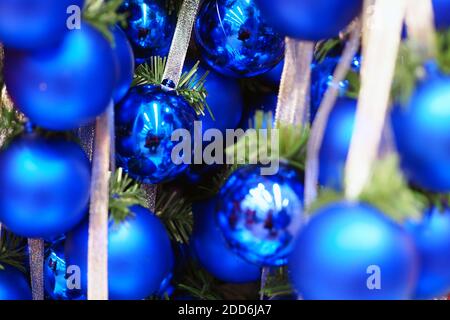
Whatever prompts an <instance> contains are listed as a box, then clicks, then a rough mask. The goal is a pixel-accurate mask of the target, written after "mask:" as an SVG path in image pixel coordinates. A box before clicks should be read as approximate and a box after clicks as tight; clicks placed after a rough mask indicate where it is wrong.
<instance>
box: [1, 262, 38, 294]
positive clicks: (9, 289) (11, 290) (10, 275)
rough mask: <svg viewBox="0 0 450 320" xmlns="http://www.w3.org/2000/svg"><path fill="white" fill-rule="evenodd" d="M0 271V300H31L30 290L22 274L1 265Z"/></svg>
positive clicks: (5, 265)
mask: <svg viewBox="0 0 450 320" xmlns="http://www.w3.org/2000/svg"><path fill="white" fill-rule="evenodd" d="M2 267H3V269H0V300H31V299H32V297H31V288H30V285H29V284H28V281H27V278H26V276H25V274H24V273H22V272H20V271H19V270H18V269H16V268H14V267H11V266H8V265H7V264H2Z"/></svg>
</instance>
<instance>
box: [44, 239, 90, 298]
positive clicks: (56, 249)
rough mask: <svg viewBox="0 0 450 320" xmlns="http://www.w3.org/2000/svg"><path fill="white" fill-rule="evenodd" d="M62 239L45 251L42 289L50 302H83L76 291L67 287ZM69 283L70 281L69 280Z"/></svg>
mask: <svg viewBox="0 0 450 320" xmlns="http://www.w3.org/2000/svg"><path fill="white" fill-rule="evenodd" d="M64 242H65V240H64V238H63V239H62V240H60V241H58V242H56V243H54V244H52V245H51V246H50V247H49V248H48V249H47V251H46V257H45V261H44V288H45V293H46V297H47V299H50V300H85V299H86V297H85V296H84V295H83V294H82V293H81V291H80V290H77V289H69V288H68V287H67V282H68V280H67V277H66V270H67V265H66V259H65V256H64ZM69 281H70V280H69Z"/></svg>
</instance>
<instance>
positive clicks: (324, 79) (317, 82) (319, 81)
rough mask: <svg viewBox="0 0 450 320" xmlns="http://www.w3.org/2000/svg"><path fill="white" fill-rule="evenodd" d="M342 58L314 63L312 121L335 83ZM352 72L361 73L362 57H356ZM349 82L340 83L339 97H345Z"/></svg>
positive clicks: (331, 57)
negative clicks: (336, 70) (335, 75)
mask: <svg viewBox="0 0 450 320" xmlns="http://www.w3.org/2000/svg"><path fill="white" fill-rule="evenodd" d="M340 59H341V58H340V57H339V56H337V57H333V56H330V57H326V58H325V59H323V61H314V63H313V64H312V66H311V121H314V119H315V118H316V115H317V112H318V110H319V107H320V104H321V103H322V99H323V97H324V95H325V92H326V91H327V90H328V88H329V87H330V86H331V85H332V83H333V78H334V71H335V69H336V67H337V65H338V64H339V62H340ZM350 68H351V71H353V72H356V73H359V71H360V69H361V57H360V56H359V55H358V56H355V57H354V58H353V61H352V64H351V67H350ZM349 85H350V84H349V81H348V80H343V81H341V82H340V83H339V87H338V89H339V96H340V97H343V96H345V94H346V92H347V90H348V88H349Z"/></svg>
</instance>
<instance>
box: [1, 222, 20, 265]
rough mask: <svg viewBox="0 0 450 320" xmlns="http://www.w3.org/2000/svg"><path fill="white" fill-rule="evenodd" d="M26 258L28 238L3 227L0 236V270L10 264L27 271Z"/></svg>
mask: <svg viewBox="0 0 450 320" xmlns="http://www.w3.org/2000/svg"><path fill="white" fill-rule="evenodd" d="M25 260H26V240H25V239H23V238H21V237H18V236H16V235H14V234H12V233H10V232H8V231H6V230H4V228H3V229H2V232H1V237H0V270H4V268H5V265H9V266H12V267H14V268H17V269H19V270H20V271H22V272H25V265H24V263H25Z"/></svg>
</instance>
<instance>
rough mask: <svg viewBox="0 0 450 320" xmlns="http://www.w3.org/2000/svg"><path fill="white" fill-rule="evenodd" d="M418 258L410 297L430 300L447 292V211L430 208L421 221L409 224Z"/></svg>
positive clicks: (449, 232)
mask: <svg viewBox="0 0 450 320" xmlns="http://www.w3.org/2000/svg"><path fill="white" fill-rule="evenodd" d="M406 228H407V230H408V231H409V232H410V234H411V235H412V236H413V237H414V240H415V243H416V246H417V251H418V253H419V256H420V260H421V261H420V262H421V263H420V273H419V281H418V284H417V287H416V291H415V294H414V297H415V298H416V299H433V298H438V297H441V296H444V295H446V294H448V293H449V292H450V211H449V210H448V209H446V210H445V211H443V212H441V211H440V210H439V209H437V208H434V209H431V210H429V211H428V212H426V215H425V216H424V218H423V221H421V222H414V221H409V222H408V223H407V224H406Z"/></svg>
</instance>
